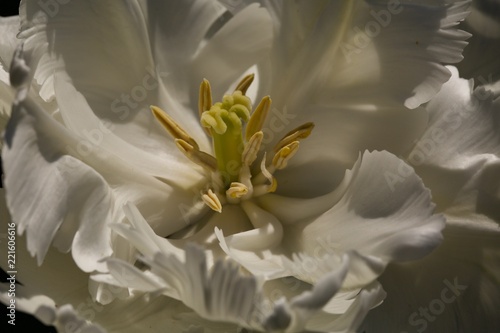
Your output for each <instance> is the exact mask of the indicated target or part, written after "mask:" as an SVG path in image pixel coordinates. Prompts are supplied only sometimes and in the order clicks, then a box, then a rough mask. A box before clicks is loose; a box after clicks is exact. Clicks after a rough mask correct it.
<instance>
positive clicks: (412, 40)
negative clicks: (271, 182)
mask: <svg viewBox="0 0 500 333" xmlns="http://www.w3.org/2000/svg"><path fill="white" fill-rule="evenodd" d="M467 5H468V4H467V3H457V4H454V5H444V4H442V3H441V4H433V5H429V4H415V3H413V2H411V3H410V2H391V1H371V2H369V3H365V2H363V1H349V2H348V1H345V2H327V1H322V2H314V3H310V2H307V1H303V2H296V3H293V4H292V3H288V2H284V8H283V9H282V11H281V22H280V25H279V26H278V27H277V29H278V31H279V34H278V40H277V42H276V50H275V57H276V58H275V59H274V61H275V62H277V61H278V60H280V61H281V62H282V64H281V65H279V64H277V63H276V64H275V65H276V66H273V70H275V71H276V72H275V73H273V75H276V79H278V78H282V79H284V80H285V82H286V83H285V84H283V85H281V86H280V87H276V88H277V89H278V90H279V91H281V92H285V91H287V93H286V94H288V95H293V93H294V92H295V93H296V94H297V95H298V96H294V97H290V98H291V99H292V100H295V99H299V98H302V95H305V96H308V95H311V92H314V93H315V94H316V95H317V94H318V92H319V94H320V95H321V93H325V94H326V93H327V92H328V95H329V96H328V99H330V100H331V99H334V98H338V97H341V96H345V94H346V93H348V92H351V93H354V92H355V91H356V95H357V96H359V95H360V94H359V91H358V89H362V90H361V95H364V96H376V95H379V94H380V92H383V93H384V95H386V96H387V97H388V98H392V99H397V100H398V101H401V102H403V101H406V105H407V106H408V107H410V108H415V107H417V106H418V105H420V104H421V103H423V102H426V101H428V100H429V99H430V98H431V97H432V95H433V94H435V93H436V92H437V90H438V89H439V86H440V85H441V84H442V83H444V82H445V81H446V80H447V78H448V77H449V74H447V71H446V69H445V68H444V67H443V66H442V65H440V63H443V62H445V63H447V62H458V61H460V60H461V55H460V53H461V50H462V49H463V47H464V46H465V45H466V44H465V42H464V39H465V38H466V37H467V36H468V34H467V33H463V32H460V31H458V30H457V29H456V27H455V25H456V24H457V23H458V22H459V21H460V20H462V19H464V17H465V16H466V14H467V12H466V10H467ZM417 23H418V24H419V26H420V27H421V28H420V29H414V28H413V27H414V25H415V24H417ZM306 59H317V61H316V62H315V64H314V66H313V67H312V68H310V66H309V64H308V61H307V60H306ZM374 62H375V66H374ZM376 62H378V64H377V63H376ZM301 64H302V65H301ZM306 64H307V65H306ZM292 65H293V66H294V68H293V69H292V70H290V71H289V70H288V68H289V67H290V66H292ZM275 67H276V69H275ZM402 70H403V71H404V72H402ZM403 73H404V76H403V77H402V74H403ZM313 78H314V79H313ZM318 78H319V79H318ZM382 78H383V79H384V80H383V81H382V82H381V79H382ZM325 80H328V81H327V82H328V85H327V86H325V85H324V82H325ZM394 81H397V82H398V83H399V84H398V85H393V86H391V88H392V89H387V88H388V87H387V86H385V85H384V83H386V82H387V83H390V82H394ZM299 83H300V84H299ZM381 83H382V84H381ZM350 86H351V88H350ZM325 88H328V89H325ZM333 88H334V89H333ZM304 89H305V90H307V91H303V90H304ZM350 89H352V90H350ZM332 92H333V94H332ZM276 97H278V99H282V96H281V94H278V96H276Z"/></svg>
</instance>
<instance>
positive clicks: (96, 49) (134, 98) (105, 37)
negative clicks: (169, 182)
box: [20, 1, 206, 157]
mask: <svg viewBox="0 0 500 333" xmlns="http://www.w3.org/2000/svg"><path fill="white" fill-rule="evenodd" d="M46 7H48V8H46ZM54 12H57V15H52V14H53V13H54ZM20 13H21V19H22V29H21V30H22V32H21V33H20V37H21V38H23V39H24V40H25V50H26V53H28V54H31V56H32V58H33V60H32V62H33V63H34V62H36V67H35V66H34V65H35V64H32V65H33V66H32V67H33V68H36V72H35V79H36V81H37V82H38V83H39V84H41V85H42V88H41V92H40V93H41V95H42V96H43V98H44V99H45V100H51V99H52V98H53V97H54V95H55V94H56V93H57V92H55V91H54V84H55V83H54V74H56V73H61V72H63V73H65V74H67V75H68V76H69V77H70V78H71V81H72V85H74V87H75V88H76V90H77V91H78V92H80V93H81V94H82V95H83V96H84V98H85V99H86V102H87V103H88V105H89V106H90V109H91V110H92V112H93V113H95V115H96V116H97V117H98V118H99V119H101V120H102V121H104V122H107V123H111V124H113V125H114V133H115V134H116V135H117V136H119V137H120V138H122V139H123V140H124V141H126V142H128V143H129V144H130V145H132V146H135V148H136V149H141V150H145V151H146V152H149V153H152V154H156V155H160V156H163V157H164V156H165V155H169V154H170V153H172V152H174V153H176V154H178V152H177V149H176V148H175V145H174V144H173V143H172V142H169V141H167V140H165V137H166V136H165V133H164V129H163V128H161V126H157V125H158V124H157V123H156V121H155V120H154V117H153V116H152V115H151V112H150V110H149V106H150V105H159V106H161V107H163V108H165V109H166V110H168V111H169V112H172V113H175V116H176V117H175V118H176V120H177V121H178V122H179V123H181V124H183V125H185V126H186V127H188V128H193V127H194V128H196V129H197V131H198V132H199V133H198V135H197V133H194V134H193V136H194V137H195V138H196V139H200V138H201V139H204V137H203V136H201V135H199V134H201V133H202V130H201V128H199V125H198V122H197V119H196V118H195V117H194V113H192V112H189V111H187V110H185V107H183V106H181V104H180V103H179V102H178V101H176V98H175V94H174V95H173V97H172V94H169V93H168V92H166V91H165V90H164V87H163V83H162V80H163V78H164V77H166V76H168V75H169V73H167V72H166V71H165V70H162V69H161V68H159V67H158V66H155V64H154V63H153V60H152V55H151V47H152V46H151V45H150V44H149V37H148V31H147V25H146V22H145V20H146V18H145V16H144V15H145V14H146V13H144V12H143V9H142V8H141V7H140V4H138V3H137V2H135V1H129V2H123V3H122V2H121V3H110V4H105V3H102V2H95V3H87V2H85V3H78V2H75V3H74V2H68V3H67V4H64V5H62V4H54V5H52V4H46V5H44V6H38V5H36V4H35V5H33V4H32V3H30V2H26V3H24V2H23V4H22V6H21V8H20ZM68 17H70V18H71V19H67V18H68ZM110 18H113V19H110ZM89 21H91V22H92V24H91V25H90V26H89V25H88V22H89ZM85 26H88V28H87V29H82V27H85ZM60 89H61V90H63V91H62V92H60V93H58V94H64V91H65V89H64V88H60ZM65 111H66V112H67V113H69V112H70V111H73V112H77V111H78V110H76V111H75V110H74V109H73V110H71V109H68V108H65ZM85 111H87V110H85ZM182 111H184V112H182ZM69 114H70V115H73V114H71V113H69ZM82 114H86V113H83V112H82ZM178 115H181V117H177V116H178ZM73 116H74V117H76V116H75V115H73ZM179 118H180V119H179ZM186 124H187V125H186ZM87 130H88V129H87ZM205 140H206V139H205ZM201 143H203V142H201ZM177 156H180V154H178V155H177Z"/></svg>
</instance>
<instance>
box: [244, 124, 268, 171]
mask: <svg viewBox="0 0 500 333" xmlns="http://www.w3.org/2000/svg"><path fill="white" fill-rule="evenodd" d="M263 138H264V133H263V132H262V131H259V132H257V133H255V134H254V135H252V137H251V138H250V140H249V141H248V142H247V143H246V145H245V149H243V154H242V155H241V156H242V161H243V164H244V165H248V166H251V165H252V163H253V162H254V161H255V159H256V158H257V154H258V153H259V149H260V145H261V144H262V139H263Z"/></svg>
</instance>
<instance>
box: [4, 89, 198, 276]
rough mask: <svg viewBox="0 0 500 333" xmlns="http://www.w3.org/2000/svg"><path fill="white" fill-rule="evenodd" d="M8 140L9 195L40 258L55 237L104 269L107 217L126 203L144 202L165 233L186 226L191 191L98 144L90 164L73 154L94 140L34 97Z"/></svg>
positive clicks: (17, 108) (85, 265) (20, 110)
mask: <svg viewBox="0 0 500 333" xmlns="http://www.w3.org/2000/svg"><path fill="white" fill-rule="evenodd" d="M5 143H6V148H5V149H3V161H4V167H5V173H6V179H5V184H6V188H7V189H8V198H7V201H8V204H9V207H10V209H11V212H12V215H13V219H14V220H15V221H16V223H17V224H18V227H19V231H20V232H21V233H23V232H24V231H25V230H28V231H27V232H28V239H29V240H28V246H29V249H30V251H31V253H32V254H33V255H35V254H36V255H37V257H38V260H39V261H40V262H41V261H42V260H43V257H44V255H45V253H46V251H47V249H48V247H49V245H50V243H51V242H52V241H53V240H54V243H55V245H56V246H57V247H58V248H60V249H61V250H63V251H68V250H70V249H72V250H73V256H74V257H75V260H76V261H77V262H78V264H79V265H80V267H82V269H84V270H86V271H92V270H94V269H100V270H102V269H104V268H105V265H104V264H102V263H99V262H98V261H99V259H101V258H103V257H105V256H107V255H110V254H111V252H112V248H111V246H112V245H111V244H110V243H111V239H110V230H109V228H108V224H109V223H111V222H113V221H114V222H118V221H120V220H121V218H122V216H123V213H122V211H121V209H120V208H121V205H122V204H124V203H125V202H127V201H132V202H135V203H137V204H138V205H139V207H140V209H141V210H142V211H143V213H144V214H145V216H147V217H148V220H149V221H150V223H151V225H152V226H153V228H154V229H155V230H156V231H157V232H158V233H160V234H162V235H169V234H171V233H173V232H175V231H177V230H179V229H181V228H183V227H184V226H185V225H186V222H185V221H184V219H183V218H182V217H183V215H184V212H183V211H182V210H181V209H180V207H181V204H184V205H186V204H187V203H191V202H192V195H191V193H189V192H188V191H187V190H183V189H181V188H176V189H174V187H171V186H169V185H167V184H165V183H163V182H160V181H158V180H156V179H155V178H153V177H150V176H147V175H145V174H144V173H142V172H141V170H139V169H135V168H132V167H130V166H127V165H126V164H125V163H124V161H123V160H121V159H120V158H117V157H116V156H114V155H113V154H112V153H110V152H106V151H104V150H103V149H101V148H100V147H99V146H90V148H89V147H88V146H86V147H85V148H87V149H89V150H90V151H84V152H83V155H84V157H85V160H86V162H87V163H89V164H85V163H83V162H82V161H81V160H79V159H77V158H75V157H74V156H77V157H80V158H82V151H81V149H82V145H83V144H84V143H88V142H85V141H82V140H81V139H79V138H77V137H75V136H74V135H72V134H71V133H69V132H68V131H67V130H66V129H65V128H63V127H62V126H61V125H60V124H59V123H58V122H56V121H55V120H54V119H53V118H51V117H49V116H48V115H47V114H46V113H45V112H44V111H43V110H42V109H41V108H40V107H39V106H38V104H37V103H35V102H34V101H33V100H32V99H31V98H30V97H28V98H26V99H24V100H20V101H17V102H16V104H15V105H14V111H13V115H12V118H11V121H10V122H9V125H8V128H7V131H6V136H5ZM72 155H73V156H72ZM146 189H147V190H146ZM174 192H175V193H176V195H172V194H173V193H174ZM182 192H184V194H181V193H182ZM169 197H170V198H171V200H168V201H167V198H169ZM179 199H180V201H179ZM167 202H168V203H169V205H166V204H165V203H167ZM167 216H168V218H169V219H168V220H167ZM167 221H168V222H167ZM97 230H98V231H99V232H97V233H96V231H97Z"/></svg>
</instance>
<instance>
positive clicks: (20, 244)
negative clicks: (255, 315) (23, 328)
mask: <svg viewBox="0 0 500 333" xmlns="http://www.w3.org/2000/svg"><path fill="white" fill-rule="evenodd" d="M0 260H1V261H0V266H1V267H2V268H4V269H6V268H7V267H8V266H7V256H1V257H0ZM16 267H17V272H18V273H17V280H18V282H21V283H22V284H23V286H20V285H18V286H17V288H16V289H17V291H19V293H17V294H16V297H17V301H19V303H21V302H22V311H25V312H28V313H31V314H33V315H35V316H36V317H37V318H39V319H40V320H41V321H42V322H44V323H46V324H51V323H53V320H54V318H55V317H56V312H55V310H54V308H53V305H54V304H58V305H62V304H70V305H72V306H73V307H74V309H75V310H76V311H77V313H78V314H79V315H80V316H81V317H83V318H84V319H86V320H88V321H90V322H92V323H94V324H98V325H100V326H102V327H104V328H105V329H106V331H107V332H109V333H112V332H113V333H114V332H116V333H123V332H126V333H135V332H137V331H139V330H144V329H149V330H150V329H155V330H157V331H161V330H164V329H165V327H168V328H169V332H174V333H184V332H186V331H188V329H189V327H190V326H191V325H194V320H200V318H199V316H197V315H196V314H193V313H192V312H191V310H190V309H189V308H187V307H185V306H183V305H182V304H181V303H180V302H178V301H175V300H173V299H170V298H167V297H157V298H149V297H144V296H142V295H137V296H133V297H131V298H128V299H115V300H114V301H113V302H111V303H110V304H108V305H105V306H103V305H102V304H100V303H97V302H95V301H93V299H92V297H91V295H90V293H89V290H88V288H89V287H88V281H89V280H88V275H87V274H85V273H84V272H82V271H81V270H80V269H79V268H78V267H77V266H76V265H75V263H74V261H73V259H72V258H71V255H68V254H62V253H60V252H59V251H57V250H56V249H54V248H51V249H50V250H49V253H48V254H47V257H46V259H45V261H44V263H43V265H42V266H40V267H39V266H38V265H37V263H36V260H34V259H33V258H32V257H31V255H30V254H29V253H28V251H27V249H26V239H25V237H24V236H17V238H16ZM123 272H124V271H123V270H122V271H121V273H122V274H123ZM122 277H124V278H127V277H128V276H127V275H122ZM119 292H121V289H120V288H116V287H113V286H111V287H110V288H108V289H107V290H106V291H104V293H105V294H104V295H102V298H103V299H108V300H111V299H113V298H115V296H116V293H119ZM0 297H2V302H5V300H6V299H7V298H8V295H3V296H0ZM40 305H44V306H42V307H40ZM19 310H21V308H19ZM37 310H38V311H37ZM124 314H126V315H124ZM181 314H183V315H184V316H186V315H189V319H183V317H182V316H181ZM203 325H204V327H205V328H206V330H207V332H210V333H217V332H220V326H217V325H214V324H211V323H209V322H208V321H205V322H203ZM214 326H215V328H213V327H214ZM223 328H224V329H225V330H229V329H228V325H226V326H223ZM234 330H236V329H235V328H234Z"/></svg>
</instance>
